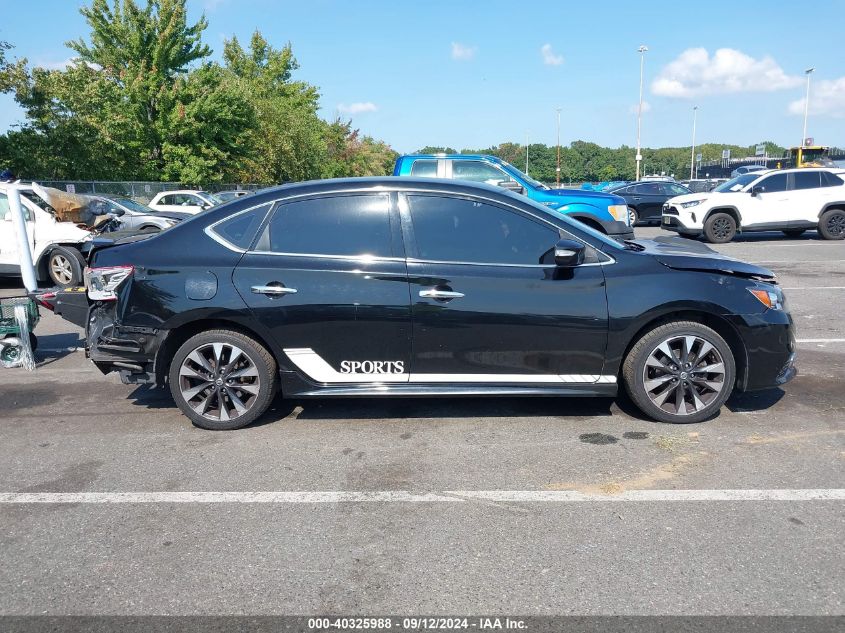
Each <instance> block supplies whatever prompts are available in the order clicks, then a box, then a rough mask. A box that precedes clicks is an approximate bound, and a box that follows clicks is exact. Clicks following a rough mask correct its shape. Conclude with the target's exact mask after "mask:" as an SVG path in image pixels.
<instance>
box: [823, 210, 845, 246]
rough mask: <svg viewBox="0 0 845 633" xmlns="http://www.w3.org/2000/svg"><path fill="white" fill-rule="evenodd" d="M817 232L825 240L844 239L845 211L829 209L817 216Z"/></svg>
mask: <svg viewBox="0 0 845 633" xmlns="http://www.w3.org/2000/svg"><path fill="white" fill-rule="evenodd" d="M819 233H820V234H821V236H822V237H823V238H824V239H826V240H841V239H845V211H843V210H842V209H829V210H827V211H825V212H824V213H822V217H820V218H819Z"/></svg>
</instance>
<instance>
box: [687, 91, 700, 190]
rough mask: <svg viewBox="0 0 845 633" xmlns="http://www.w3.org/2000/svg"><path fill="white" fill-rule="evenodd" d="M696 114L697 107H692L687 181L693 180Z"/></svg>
mask: <svg viewBox="0 0 845 633" xmlns="http://www.w3.org/2000/svg"><path fill="white" fill-rule="evenodd" d="M697 114H698V106H693V107H692V151H691V152H690V156H689V179H690V180H692V179H693V174H694V173H695V117H696V115H697Z"/></svg>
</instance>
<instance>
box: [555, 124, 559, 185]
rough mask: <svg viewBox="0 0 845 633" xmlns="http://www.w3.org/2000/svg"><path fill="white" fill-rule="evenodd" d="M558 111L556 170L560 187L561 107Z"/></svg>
mask: <svg viewBox="0 0 845 633" xmlns="http://www.w3.org/2000/svg"><path fill="white" fill-rule="evenodd" d="M555 110H556V111H557V169H556V170H555V174H556V175H555V183H556V184H557V187H558V188H560V108H555Z"/></svg>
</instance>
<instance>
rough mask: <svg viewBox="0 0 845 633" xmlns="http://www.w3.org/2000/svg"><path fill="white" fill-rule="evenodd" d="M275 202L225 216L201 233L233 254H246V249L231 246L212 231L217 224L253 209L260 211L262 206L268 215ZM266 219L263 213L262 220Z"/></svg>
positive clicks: (257, 205)
mask: <svg viewBox="0 0 845 633" xmlns="http://www.w3.org/2000/svg"><path fill="white" fill-rule="evenodd" d="M276 202H278V201H277V200H272V201H270V202H262V203H261V204H256V205H255V206H252V207H249V208H248V209H244V210H243V211H238V212H237V213H233V214H232V215H227V216H226V217H225V218H222V219H220V220H217V222H215V223H214V224H209V225H208V226H207V227H205V228H204V229H203V233H205V234H206V235H208V237H210V238H211V239H213V240H214V241H215V242H217V243H218V244H220V245H221V246H225V247H226V248H228V249H229V250H230V251H234V252H235V253H246V252H247V251H248V249H245V248H241V247H240V246H236V245H235V244H232V243H231V242H230V241H228V240H227V239H226V238H224V237H223V236H222V235H220V234H219V233H217V231H215V230H214V227H215V226H217V225H218V224H222V223H223V222H228V221H229V220H231V219H232V218H236V217H238V216H239V215H243V214H244V213H247V212H249V211H254V210H255V209H260V208H261V207H264V206H266V207H267V213H269V212H270V210H271V209H272V208H273V205H274V204H276ZM266 218H267V214H266V213H265V214H264V219H266ZM261 223H262V224H263V223H264V220H261Z"/></svg>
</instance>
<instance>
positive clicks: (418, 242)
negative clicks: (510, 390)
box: [399, 193, 612, 386]
mask: <svg viewBox="0 0 845 633" xmlns="http://www.w3.org/2000/svg"><path fill="white" fill-rule="evenodd" d="M399 206H400V211H401V213H402V219H403V230H404V231H405V238H406V245H408V249H409V252H408V255H409V259H408V275H409V281H410V290H411V303H412V314H413V319H414V336H413V354H412V362H411V380H412V382H414V383H465V384H481V383H488V384H489V383H501V384H515V383H519V384H526V383H535V384H557V385H558V386H559V385H560V384H561V383H567V382H569V383H573V382H576V383H595V382H599V381H605V382H612V380H610V379H605V378H603V377H602V375H601V374H602V367H603V364H604V352H605V348H606V344H607V327H608V318H607V300H606V296H605V282H604V273H603V270H602V266H601V265H599V258H600V257H603V256H602V255H599V254H598V253H597V252H595V251H593V250H592V248H591V247H588V249H589V250H590V254H589V255H588V263H586V264H585V265H583V266H580V267H577V268H574V269H567V270H563V269H558V268H556V267H555V266H554V246H555V244H556V242H557V241H558V240H559V239H560V237H561V233H560V231H559V230H558V229H557V227H555V226H554V225H552V224H550V223H547V222H545V221H543V220H542V219H540V218H539V217H538V216H533V215H531V214H527V213H522V212H520V211H519V210H518V209H516V208H513V207H508V206H501V205H499V204H497V203H494V202H491V201H488V200H486V199H479V198H474V197H470V196H458V195H449V194H423V193H419V194H417V193H408V194H407V195H404V194H403V195H401V196H400V200H399Z"/></svg>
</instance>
